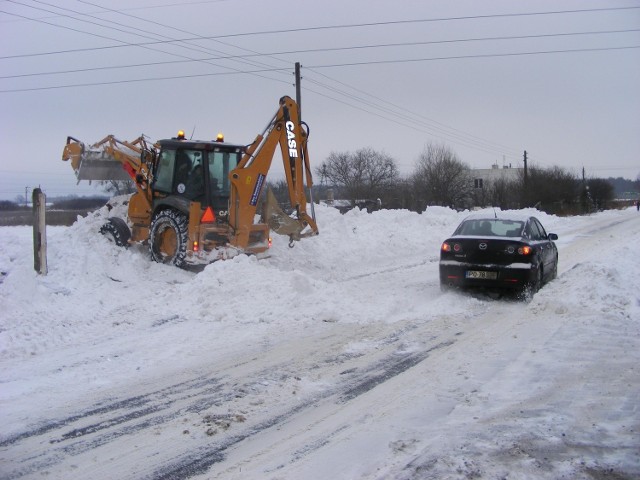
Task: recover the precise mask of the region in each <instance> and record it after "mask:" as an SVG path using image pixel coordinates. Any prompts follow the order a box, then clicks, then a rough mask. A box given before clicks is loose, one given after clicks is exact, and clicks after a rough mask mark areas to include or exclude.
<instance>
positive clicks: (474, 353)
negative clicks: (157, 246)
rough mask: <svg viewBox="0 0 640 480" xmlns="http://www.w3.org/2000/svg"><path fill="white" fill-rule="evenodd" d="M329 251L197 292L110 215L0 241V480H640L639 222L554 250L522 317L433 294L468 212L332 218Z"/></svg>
mask: <svg viewBox="0 0 640 480" xmlns="http://www.w3.org/2000/svg"><path fill="white" fill-rule="evenodd" d="M317 213H318V224H319V226H320V236H318V237H316V238H312V239H306V240H304V241H302V242H300V243H299V244H298V245H296V247H295V248H293V249H289V248H288V247H287V243H288V239H286V238H279V237H277V238H275V239H274V240H275V244H274V248H273V249H272V251H271V257H270V258H268V259H266V260H261V261H256V260H255V259H254V258H247V257H238V258H236V259H233V260H231V261H227V262H218V263H215V264H213V265H210V266H208V267H207V268H206V269H205V270H204V271H202V272H200V273H193V272H186V271H181V270H177V269H174V268H171V267H166V266H163V265H158V264H154V263H152V262H150V261H149V259H148V255H147V252H146V251H145V250H144V249H143V248H141V247H140V248H138V247H133V248H130V249H128V250H123V249H118V248H117V247H115V246H112V245H111V244H109V243H108V242H106V240H105V239H104V238H102V237H101V236H100V235H99V234H98V233H97V232H98V229H99V227H100V225H101V224H102V222H103V221H104V219H105V217H106V215H107V212H106V209H103V210H101V211H98V212H96V213H95V214H94V215H93V216H91V217H90V218H87V219H82V220H79V221H78V222H77V223H76V224H75V225H74V226H73V227H69V228H62V227H58V228H51V227H50V228H49V231H48V238H49V275H47V276H46V277H39V276H37V275H36V274H35V273H34V272H33V256H32V246H31V230H30V229H29V228H27V227H4V228H0V242H1V243H0V245H1V247H0V272H2V274H1V276H0V318H1V323H0V421H1V424H2V430H1V432H0V478H2V479H18V478H20V479H31V478H38V479H40V478H49V479H88V478H91V479H182V478H193V479H225V480H227V479H274V480H275V479H296V480H297V479H305V480H313V479H317V480H326V479H367V480H369V479H445V478H446V479H499V478H508V479H525V478H527V479H561V478H565V479H597V480H599V479H608V478H610V479H615V480H621V479H637V478H640V279H639V277H640V275H639V272H640V242H639V240H638V239H640V214H638V213H637V212H636V211H635V209H629V210H623V211H611V212H602V213H598V214H595V215H592V216H585V217H575V218H559V217H554V216H548V215H546V214H544V213H541V212H536V213H535V214H536V215H537V216H538V218H539V219H540V220H541V221H542V223H543V224H544V225H545V227H546V228H547V230H548V231H551V232H554V233H557V234H558V235H559V236H560V239H559V240H558V242H557V244H558V247H559V250H560V269H559V276H558V278H557V280H555V281H553V282H552V283H550V284H548V285H547V286H545V287H544V288H543V289H542V290H541V291H540V292H539V293H538V294H537V295H536V296H535V297H534V299H533V300H532V301H531V302H530V303H528V304H527V303H521V302H516V301H512V300H492V299H489V298H484V297H479V296H472V295H466V294H457V293H441V292H440V289H439V285H438V274H437V269H438V263H437V259H438V250H439V246H440V243H441V241H442V240H443V239H444V238H445V237H447V236H448V235H449V234H450V233H451V232H452V231H453V229H454V228H455V226H456V225H457V224H458V222H459V221H460V220H461V219H462V218H463V217H464V215H465V214H464V213H456V212H453V211H449V210H445V209H440V208H429V209H427V211H426V212H425V213H423V214H422V215H419V214H415V213H410V212H406V211H380V212H376V213H374V214H366V213H364V212H360V211H353V212H350V213H348V214H347V215H344V216H343V215H340V214H339V213H338V212H337V211H334V210H331V209H326V208H321V207H320V208H318V212H317Z"/></svg>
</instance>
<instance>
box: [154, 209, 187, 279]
mask: <svg viewBox="0 0 640 480" xmlns="http://www.w3.org/2000/svg"><path fill="white" fill-rule="evenodd" d="M188 227H189V221H188V219H187V216H186V215H185V214H183V213H181V212H178V211H176V210H162V211H161V212H159V213H158V214H157V215H156V216H155V217H154V218H153V221H152V222H151V228H150V229H149V251H150V252H151V258H152V259H153V260H154V261H156V262H158V263H164V264H168V265H175V266H176V267H183V266H184V265H185V263H186V261H185V259H186V256H187V242H188Z"/></svg>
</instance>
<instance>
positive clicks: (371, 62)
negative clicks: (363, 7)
mask: <svg viewBox="0 0 640 480" xmlns="http://www.w3.org/2000/svg"><path fill="white" fill-rule="evenodd" d="M636 48H640V45H630V46H622V47H601V48H577V49H565V50H545V51H537V52H513V53H491V54H474V55H455V56H449V57H428V58H409V59H393V60H369V61H364V62H346V63H331V64H324V65H322V64H321V65H312V66H310V67H308V68H311V69H314V68H315V69H319V68H336V67H353V66H365V65H384V64H393V63H417V62H430V61H441V60H463V59H473V58H499V57H517V56H523V55H549V54H558V53H584V52H604V51H614V50H631V49H636ZM284 70H290V68H284V67H283V68H265V69H259V70H243V71H232V72H214V73H198V74H188V75H174V76H165V77H147V78H138V79H125V80H111V81H103V82H87V83H76V84H66V85H49V86H44V87H29V88H14V89H6V90H0V93H17V92H33V91H39V90H57V89H63V88H76V87H92V86H99V85H116V84H123V83H139V82H152V81H160V80H177V79H185V78H199V77H211V76H219V75H238V74H253V73H261V72H277V71H284Z"/></svg>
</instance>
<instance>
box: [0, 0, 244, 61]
mask: <svg viewBox="0 0 640 480" xmlns="http://www.w3.org/2000/svg"><path fill="white" fill-rule="evenodd" d="M6 1H8V2H11V3H15V4H18V5H22V6H25V7H29V8H32V9H34V10H40V11H44V12H48V13H55V12H51V11H49V10H46V9H43V8H40V7H33V6H31V5H26V4H23V3H20V2H17V1H16V0H6ZM32 1H35V2H37V3H41V4H44V5H49V6H53V7H55V8H58V9H60V10H66V11H69V12H72V13H74V14H77V15H83V16H89V17H92V16H91V15H87V14H84V13H81V12H77V11H74V10H71V9H67V8H63V7H57V6H55V5H51V4H47V3H46V2H42V1H39V0H32ZM0 13H7V14H9V15H15V16H18V17H21V18H25V19H29V20H33V21H36V22H40V23H44V24H47V25H50V26H54V27H58V28H63V29H65V30H71V31H74V32H78V33H84V34H87V35H91V36H95V37H99V38H103V39H107V40H113V41H116V42H120V43H122V44H124V45H119V46H127V47H130V46H138V47H141V48H145V49H147V50H152V51H157V52H160V53H165V54H168V55H172V56H176V57H181V58H184V59H188V60H189V61H199V62H203V63H207V64H210V65H214V66H217V67H219V68H225V69H228V70H236V71H238V72H239V70H237V69H234V68H232V67H229V66H224V65H217V64H212V63H211V62H209V61H205V60H198V59H195V58H192V57H187V56H185V55H179V54H176V53H172V52H167V51H164V50H159V49H157V48H152V47H151V46H150V45H153V44H160V43H167V42H176V41H178V40H170V41H167V42H163V41H157V42H144V43H139V44H134V43H130V42H126V41H124V40H120V39H119V38H112V37H108V36H105V35H99V34H96V33H93V32H86V31H83V30H78V29H76V28H71V27H67V26H64V25H58V24H55V23H50V22H45V21H43V20H38V19H33V18H29V17H25V16H22V15H18V14H14V13H9V12H3V11H0ZM61 16H64V17H66V18H70V19H72V20H76V21H79V22H85V23H89V24H92V25H97V26H100V27H103V28H111V29H113V30H116V31H120V32H123V33H127V34H133V35H137V36H139V37H145V35H142V34H140V33H139V31H140V30H139V29H136V31H134V32H130V31H126V30H123V29H121V28H115V27H112V26H111V25H103V24H100V23H96V22H93V21H89V20H83V19H80V18H76V17H73V16H71V15H61ZM93 18H95V17H93ZM98 20H100V19H98ZM100 21H102V20H100ZM128 28H132V27H128ZM145 33H151V34H152V35H154V36H156V37H162V35H159V34H156V33H154V32H145ZM146 38H151V37H146ZM165 38H169V37H166V36H165ZM184 48H188V49H189V50H195V49H194V48H193V47H184ZM202 51H203V50H202V49H201V50H200V52H202ZM205 51H207V52H209V51H210V50H205Z"/></svg>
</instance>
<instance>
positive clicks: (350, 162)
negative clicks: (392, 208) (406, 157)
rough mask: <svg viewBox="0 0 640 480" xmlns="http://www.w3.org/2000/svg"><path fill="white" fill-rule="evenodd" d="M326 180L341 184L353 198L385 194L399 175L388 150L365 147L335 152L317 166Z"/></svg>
mask: <svg viewBox="0 0 640 480" xmlns="http://www.w3.org/2000/svg"><path fill="white" fill-rule="evenodd" d="M316 175H318V176H320V178H321V179H322V181H323V182H326V183H327V184H329V185H333V186H336V187H342V188H343V189H344V192H345V194H346V195H347V196H348V197H349V199H350V200H352V201H354V202H355V201H356V200H359V199H371V198H373V199H375V198H382V197H384V196H386V195H387V194H388V193H389V190H390V189H392V188H393V186H394V185H395V183H396V181H397V179H398V175H399V174H398V167H397V166H396V162H395V160H393V158H391V157H390V156H389V155H387V154H386V153H382V152H377V151H375V150H373V149H372V148H362V149H360V150H358V151H356V152H354V153H350V152H332V153H331V154H330V155H329V157H328V158H327V159H326V160H325V161H324V162H323V163H322V164H321V165H320V166H319V167H318V168H317V169H316Z"/></svg>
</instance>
